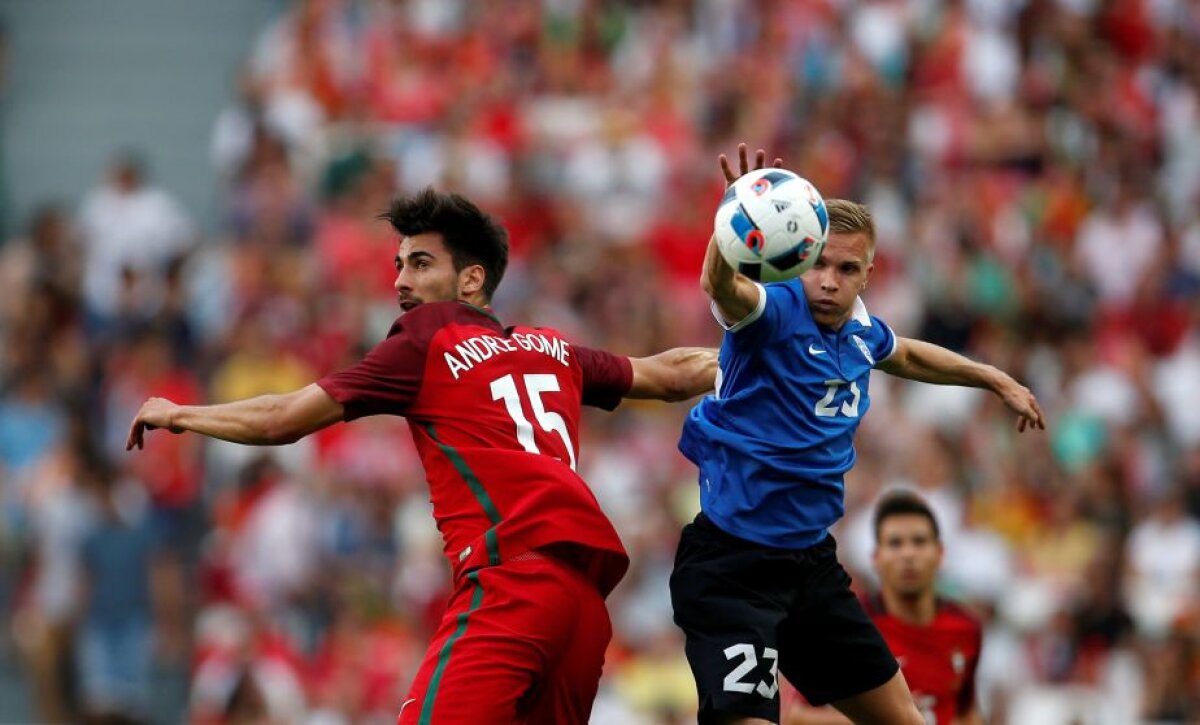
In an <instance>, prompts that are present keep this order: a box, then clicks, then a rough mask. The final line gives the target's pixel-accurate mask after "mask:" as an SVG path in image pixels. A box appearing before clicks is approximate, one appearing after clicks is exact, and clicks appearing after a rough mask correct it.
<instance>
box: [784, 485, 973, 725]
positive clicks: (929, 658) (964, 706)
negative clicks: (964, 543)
mask: <svg viewBox="0 0 1200 725" xmlns="http://www.w3.org/2000/svg"><path fill="white" fill-rule="evenodd" d="M874 524H875V554H874V556H873V558H872V563H873V565H874V569H875V573H876V574H877V575H878V576H879V591H878V592H876V593H874V594H872V595H871V596H870V597H868V598H867V599H866V601H865V602H864V604H865V608H866V610H867V614H868V616H870V617H871V621H872V622H874V623H875V626H876V627H878V628H879V632H880V634H882V635H883V638H884V640H886V641H887V644H888V647H889V648H890V649H891V651H892V654H893V655H895V657H896V660H897V661H898V662H899V663H900V671H901V672H903V673H904V679H905V680H906V681H907V682H908V687H909V689H910V690H911V691H912V695H913V700H914V701H915V702H916V703H917V708H918V709H919V710H920V711H921V714H922V715H923V716H924V717H925V722H926V723H928V725H950V724H954V725H979V724H980V723H982V722H983V717H982V716H981V715H980V712H979V707H978V705H977V703H976V698H975V689H976V688H975V672H976V669H977V667H978V665H979V655H980V649H981V644H982V638H983V630H982V627H981V626H980V623H979V621H978V620H977V619H975V617H974V616H972V615H971V614H970V613H969V612H967V611H966V610H965V609H964V608H962V607H961V606H959V605H958V604H955V603H954V602H951V601H948V600H946V599H942V598H941V597H939V596H938V595H937V577H938V570H939V569H940V568H941V564H942V555H943V553H944V551H943V547H942V540H941V534H940V532H939V529H938V524H937V519H936V518H934V515H933V511H932V510H931V509H930V508H929V505H928V504H927V503H926V502H925V501H924V500H923V499H922V498H921V497H920V496H918V495H917V494H915V493H913V492H911V491H907V490H903V489H900V490H893V491H890V492H888V493H886V494H885V495H884V496H883V498H881V499H880V500H879V503H878V504H876V506H875V514H874ZM783 695H784V698H783V699H784V703H785V704H784V718H783V722H784V723H785V724H786V725H840V724H842V723H847V722H849V721H848V720H847V719H846V717H845V716H844V715H842V714H841V713H839V712H838V711H837V710H834V709H833V708H831V707H821V708H814V707H811V706H809V705H808V704H807V703H804V702H803V701H802V699H801V698H799V697H798V696H797V695H796V693H795V691H794V690H792V689H791V688H789V687H788V686H787V685H784V686H783Z"/></svg>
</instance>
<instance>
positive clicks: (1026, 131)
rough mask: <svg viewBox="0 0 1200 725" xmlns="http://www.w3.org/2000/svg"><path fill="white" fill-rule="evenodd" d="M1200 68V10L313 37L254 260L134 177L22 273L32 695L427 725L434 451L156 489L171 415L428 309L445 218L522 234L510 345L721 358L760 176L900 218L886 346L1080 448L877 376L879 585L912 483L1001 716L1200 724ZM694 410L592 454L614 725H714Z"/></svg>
mask: <svg viewBox="0 0 1200 725" xmlns="http://www.w3.org/2000/svg"><path fill="white" fill-rule="evenodd" d="M1197 47H1200V5H1197V4H1196V3H1194V2H1191V1H1190V0H761V1H758V2H756V1H753V0H697V1H696V2H683V1H681V0H674V1H663V2H650V1H648V0H646V1H642V2H637V1H633V0H629V1H626V2H600V1H598V0H542V1H541V2H535V1H532V0H528V1H526V0H495V1H493V2H486V3H484V2H468V0H361V1H353V0H296V1H295V2H293V3H291V4H290V5H288V6H287V7H286V10H285V12H283V13H282V14H281V16H280V17H278V19H277V20H276V21H274V22H273V23H272V24H271V25H270V26H269V27H267V28H265V29H264V30H263V31H262V33H261V35H260V37H259V39H258V42H257V44H256V45H255V47H253V48H250V49H247V60H246V63H245V65H244V67H243V68H242V69H241V70H240V71H239V73H238V74H237V77H236V82H235V83H233V84H231V86H232V88H231V94H230V101H229V105H228V107H227V108H226V109H224V110H223V111H222V112H221V113H220V114H219V116H218V117H217V118H216V119H215V120H214V127H213V133H212V141H211V159H212V163H213V165H214V167H215V169H216V173H217V176H218V178H219V180H220V181H219V183H220V188H221V199H222V203H221V207H220V218H219V219H211V218H200V217H199V216H198V210H195V209H186V208H182V207H181V205H180V204H179V203H178V202H177V201H176V200H175V199H174V198H173V196H172V194H171V190H170V189H163V188H159V187H158V186H157V185H156V184H155V182H154V177H153V166H152V162H153V160H152V159H143V158H139V156H138V155H137V153H136V150H131V151H129V152H123V153H121V154H119V155H115V156H114V160H113V163H112V165H111V168H110V169H109V170H108V172H107V174H106V176H105V177H104V178H103V179H101V180H100V181H99V182H98V183H97V185H96V186H95V188H94V189H93V190H92V191H91V192H90V193H89V194H88V195H87V197H86V198H85V199H83V200H82V201H81V202H79V203H74V202H69V201H68V202H58V203H55V202H53V201H48V203H47V205H46V206H45V207H44V208H42V209H41V210H39V211H38V212H37V213H36V214H34V215H33V217H32V219H30V220H29V221H28V224H27V227H26V228H25V229H24V231H23V233H21V234H20V235H18V236H17V237H15V238H13V239H10V240H8V241H6V242H4V243H3V244H2V246H0V558H2V566H0V610H2V615H3V621H5V622H6V623H7V625H8V626H7V631H6V632H5V633H4V635H3V636H0V642H2V643H4V644H0V656H4V657H15V658H19V660H20V662H21V663H22V669H23V671H24V672H25V673H26V674H27V681H28V684H29V688H30V693H31V699H33V701H34V702H35V703H36V707H37V710H36V712H37V716H38V717H39V719H41V720H42V721H45V722H65V721H71V720H75V719H78V718H80V717H84V718H90V720H91V721H95V722H130V721H137V720H138V719H139V718H147V717H151V716H152V715H153V712H152V710H153V705H152V702H159V706H160V707H161V697H159V698H157V699H156V698H155V693H154V692H152V690H151V688H152V683H154V682H156V681H158V680H156V679H155V678H156V676H155V673H156V672H161V671H162V670H163V669H164V668H172V667H173V668H175V669H176V670H178V671H182V672H186V673H187V674H186V678H187V681H188V686H187V688H186V689H187V692H186V701H180V702H177V703H173V704H172V707H174V708H175V710H174V713H175V714H174V716H173V717H174V718H175V719H182V718H186V719H188V720H190V721H192V722H197V723H234V722H279V723H296V722H307V723H314V724H315V723H320V724H321V725H325V724H329V725H334V724H337V723H351V722H354V723H371V722H381V723H386V722H392V721H393V719H394V717H395V713H396V710H397V708H398V706H399V703H400V702H402V700H403V694H404V692H405V691H406V688H407V685H408V682H409V679H410V678H411V676H412V674H413V672H414V668H415V666H416V664H417V663H418V661H419V658H420V656H421V654H422V652H423V649H424V645H425V642H426V641H427V638H428V636H429V634H430V632H431V627H432V626H433V624H434V623H435V622H436V621H437V618H438V615H439V614H440V610H441V607H442V604H443V601H444V597H445V596H446V594H447V585H448V575H447V567H446V565H445V563H444V561H443V559H442V554H441V549H440V541H439V538H438V534H437V531H436V529H435V528H434V527H433V525H432V521H431V519H430V513H429V511H430V509H429V504H428V497H427V493H426V490H425V488H424V479H423V476H422V472H421V469H420V465H419V461H418V460H417V459H416V456H415V453H414V451H413V449H412V446H411V443H410V441H409V439H408V434H407V431H406V429H405V424H404V423H403V422H402V421H400V420H398V419H387V418H371V419H366V420H363V421H361V422H357V423H355V424H353V425H349V426H345V425H339V426H335V427H333V428H331V429H329V430H327V431H324V432H322V433H321V434H318V435H316V436H313V437H311V438H310V439H306V440H302V441H300V442H298V443H296V444H293V445H290V446H287V447H284V448H279V449H253V448H242V447H238V446H233V445H228V444H220V443H216V442H212V441H207V440H203V439H201V438H200V437H197V436H190V435H189V436H170V435H167V434H165V433H153V434H151V435H150V436H149V439H148V442H147V446H146V449H145V450H144V451H140V452H136V453H132V454H127V453H124V451H123V449H124V441H125V436H126V433H127V430H128V423H129V421H130V419H131V418H132V416H133V414H134V412H135V410H136V409H137V407H138V406H139V405H140V403H141V402H142V400H144V399H145V398H146V397H147V396H163V397H167V398H170V399H172V400H175V401H178V402H219V401H228V400H234V399H237V398H243V397H247V396H253V395H258V394H263V393H273V392H286V391H289V390H293V389H295V388H297V387H300V386H302V385H304V384H306V383H308V382H310V381H312V380H313V379H315V378H316V377H317V376H320V375H322V374H324V373H326V372H329V371H331V370H334V369H337V368H338V367H339V366H342V365H345V364H347V363H348V362H350V361H352V360H354V359H356V357H357V356H358V355H360V354H361V353H362V352H363V351H364V350H365V349H367V348H369V347H370V346H371V345H372V344H373V343H374V342H376V341H378V340H379V339H381V338H382V336H383V335H384V334H385V333H386V330H387V328H388V326H389V324H390V323H391V321H392V320H393V319H394V317H395V316H396V315H397V314H398V308H397V307H396V303H395V296H394V290H393V289H392V288H391V282H392V279H393V274H394V270H393V268H392V264H391V257H392V255H393V254H394V244H395V241H394V238H393V236H392V235H391V233H390V232H389V230H388V229H387V228H386V225H385V224H383V223H382V222H380V221H379V220H378V219H377V218H376V215H377V214H378V213H380V212H381V211H382V210H383V209H384V208H385V206H386V203H387V201H388V199H389V198H390V197H391V196H392V195H394V194H396V193H404V192H411V191H414V190H417V189H419V188H421V187H423V186H425V185H428V184H433V185H435V186H437V187H439V188H442V189H452V190H457V191H460V192H462V193H464V194H466V195H468V196H469V197H471V198H472V199H474V200H475V201H477V202H478V203H479V204H480V205H481V206H483V207H484V208H485V209H486V210H488V211H490V212H492V213H494V214H496V215H497V216H498V217H500V218H501V219H502V220H503V222H504V223H505V224H506V226H507V228H508V229H509V232H510V234H511V243H512V254H513V259H512V264H511V266H510V271H509V273H508V276H507V279H506V281H505V282H504V283H503V284H502V285H501V287H500V291H499V293H498V296H497V298H496V300H495V307H496V310H497V312H498V313H499V315H500V316H501V318H502V319H506V320H511V321H513V322H517V321H520V322H525V323H534V324H539V325H545V326H552V327H555V328H558V329H560V330H562V331H563V332H565V333H566V334H568V335H569V336H571V337H572V338H574V339H576V340H579V341H580V342H583V343H587V344H591V345H596V346H602V347H606V348H608V349H611V350H614V351H617V352H621V353H626V354H633V355H644V354H649V353H653V352H657V351H659V350H661V349H664V348H666V347H669V346H673V345H682V344H708V345H715V344H716V343H717V342H718V341H719V339H720V337H719V332H720V331H719V329H718V328H717V327H716V325H715V324H714V323H713V322H712V320H711V317H710V313H709V310H708V305H707V303H706V301H705V299H704V298H703V296H702V293H701V292H700V290H699V286H698V283H697V278H698V272H699V269H700V263H701V260H702V258H703V250H704V246H705V243H706V241H707V238H708V235H709V233H710V232H711V219H712V213H713V211H714V210H715V204H716V201H717V200H718V199H719V197H720V193H721V186H722V184H723V181H722V177H721V174H720V171H719V169H718V167H717V164H716V161H715V158H716V154H717V153H720V152H725V153H730V152H732V151H733V150H734V148H735V145H736V143H737V142H738V141H743V140H744V141H747V142H749V143H750V144H751V145H752V147H757V146H762V147H763V148H766V149H768V151H769V153H770V154H771V155H772V156H776V155H778V156H781V157H782V158H783V159H784V160H785V163H786V165H787V166H788V167H789V168H792V169H795V170H797V171H798V172H799V173H801V174H802V175H804V176H805V177H807V178H809V179H811V180H812V181H813V182H814V183H815V184H816V185H817V187H818V188H819V189H821V191H822V192H823V194H824V195H825V196H826V197H827V198H831V197H846V198H851V199H855V200H858V201H862V202H865V203H867V204H868V205H869V206H870V208H871V209H872V210H873V212H874V214H875V218H876V223H877V226H878V233H879V240H878V245H879V246H878V253H877V257H876V259H875V270H874V273H873V277H872V279H871V283H870V288H869V290H868V292H867V293H866V303H867V305H868V307H869V308H870V310H871V312H872V313H873V314H875V315H877V316H880V317H881V318H883V319H884V320H886V321H888V322H889V323H890V324H891V325H892V326H893V327H894V328H895V329H896V331H897V332H898V333H899V334H902V335H908V336H916V337H921V338H924V339H927V340H930V341H933V342H936V343H939V344H942V345H945V346H947V347H950V348H952V349H955V350H958V351H961V352H964V353H965V354H968V355H970V356H972V357H974V358H976V359H979V360H984V361H987V362H990V363H993V364H996V365H998V366H1000V367H1003V368H1005V369H1007V370H1010V371H1012V372H1013V373H1014V374H1015V375H1016V376H1017V377H1019V378H1020V379H1022V380H1023V381H1025V382H1026V383H1027V384H1029V385H1030V387H1031V388H1033V390H1034V391H1035V392H1036V394H1037V395H1038V397H1039V398H1040V400H1041V402H1042V405H1043V407H1044V408H1045V410H1046V412H1047V413H1048V416H1049V429H1048V430H1047V431H1046V432H1045V433H1041V432H1038V433H1032V434H1031V433H1028V432H1027V433H1024V434H1020V435H1018V434H1017V432H1016V430H1015V421H1014V419H1013V417H1012V416H1011V415H1010V414H1008V413H1007V411H1006V410H1005V409H1004V408H1003V406H1002V405H1000V404H999V403H998V401H996V400H995V399H994V398H993V397H992V396H989V395H987V394H985V393H983V392H980V391H971V390H963V389H953V388H934V387H929V386H918V385H909V384H904V383H901V382H899V381H896V380H892V379H888V378H887V377H886V376H882V375H880V376H876V377H875V378H874V380H873V381H872V390H871V394H872V402H873V404H872V412H871V414H870V415H869V416H867V417H866V418H865V419H864V423H863V426H862V429H861V432H860V434H859V436H858V452H859V457H858V464H857V466H856V468H855V469H854V470H853V471H852V472H851V474H850V475H849V476H848V478H847V517H846V519H845V521H844V522H843V524H842V525H840V526H839V527H838V529H837V531H836V532H835V533H836V535H837V537H838V539H839V542H840V545H841V551H840V553H841V557H842V559H843V561H844V562H845V564H846V566H847V567H848V568H849V569H850V570H851V572H852V573H853V574H854V576H855V581H856V583H857V584H858V585H859V586H860V587H862V588H863V589H864V590H869V589H870V587H871V584H872V573H871V571H870V565H869V559H870V551H871V547H872V544H873V542H872V540H871V536H872V534H871V530H870V525H869V513H870V507H871V505H872V503H873V501H874V500H875V498H876V496H877V495H878V494H879V493H880V492H881V491H882V490H884V489H885V488H888V487H892V486H897V485H904V486H910V487H913V488H915V489H917V490H918V491H920V492H921V493H922V494H924V495H925V496H926V497H927V498H928V499H929V500H930V501H931V503H932V504H933V506H934V508H935V510H936V512H937V514H938V516H939V518H940V521H941V526H942V530H943V532H944V540H945V544H946V561H945V566H944V570H943V576H942V578H941V588H942V590H943V591H944V592H945V593H946V594H947V595H948V596H952V597H955V598H958V599H960V600H962V601H964V602H966V603H967V604H968V605H969V606H970V607H971V608H972V609H973V610H974V611H976V612H977V613H978V614H979V616H980V617H981V618H983V620H984V621H985V622H986V631H987V635H986V639H985V642H984V653H983V662H982V665H981V670H980V675H979V676H980V683H979V692H980V698H981V704H982V707H983V711H984V713H985V714H987V715H989V716H990V718H991V720H992V721H995V722H1014V723H1015V722H1019V723H1039V722H1047V723H1056V722H1086V723H1092V722H1095V723H1126V722H1135V721H1139V720H1143V721H1152V722H1197V721H1200V53H1197V52H1196V50H1195V49H1196V48H1197ZM200 171H201V170H197V173H199V172H200ZM211 230H216V232H215V233H212V231H211ZM686 410H687V406H686V405H675V406H666V405H661V404H637V403H627V404H625V405H624V406H622V408H620V409H619V410H618V412H616V413H615V414H603V413H601V414H596V415H594V416H590V417H588V418H587V419H586V420H585V430H584V431H583V442H582V456H581V461H580V470H581V473H582V474H583V475H584V477H585V478H586V480H588V481H589V482H590V484H591V485H592V486H593V488H594V490H595V491H596V494H597V496H598V497H599V498H600V500H601V503H602V504H603V506H604V508H605V510H606V512H607V513H608V514H609V515H610V516H611V517H612V519H613V520H614V522H615V523H616V525H617V528H618V530H619V531H620V533H621V534H622V537H623V539H624V541H625V543H626V545H627V547H628V549H629V551H630V553H631V555H632V559H633V565H632V569H631V572H630V574H629V575H628V576H627V578H626V580H625V581H624V583H623V584H622V585H621V587H620V588H619V589H618V590H617V591H616V592H615V593H614V595H613V596H612V598H611V599H610V604H611V609H612V613H613V619H614V628H615V638H614V642H613V645H612V647H611V650H610V653H609V656H608V664H607V667H606V673H605V679H604V681H603V683H602V688H601V694H600V698H599V700H598V701H597V705H596V710H595V720H596V721H597V722H611V723H639V722H644V723H677V722H679V723H681V722H688V721H689V720H691V719H693V718H694V712H695V710H694V708H695V704H696V703H695V693H694V690H693V686H692V682H691V676H690V672H689V670H688V667H687V664H686V661H685V660H684V658H683V648H682V639H681V636H680V634H679V633H678V631H677V630H676V629H675V627H674V625H673V623H672V621H671V611H670V602H669V597H668V592H667V584H666V582H667V575H668V574H669V572H670V567H671V561H672V555H673V552H674V547H675V544H676V542H677V539H678V531H679V528H680V526H681V525H682V523H683V522H685V521H686V520H688V519H689V518H690V517H691V516H692V515H694V513H695V511H696V508H697V495H696V490H695V480H694V475H695V472H694V469H693V468H692V467H691V465H690V464H688V463H687V462H686V461H685V460H684V459H683V458H682V457H681V456H680V455H679V454H678V453H676V452H675V443H676V440H677V436H678V432H679V428H680V424H681V420H682V417H683V415H684V414H685V413H686ZM181 713H186V715H183V714H181Z"/></svg>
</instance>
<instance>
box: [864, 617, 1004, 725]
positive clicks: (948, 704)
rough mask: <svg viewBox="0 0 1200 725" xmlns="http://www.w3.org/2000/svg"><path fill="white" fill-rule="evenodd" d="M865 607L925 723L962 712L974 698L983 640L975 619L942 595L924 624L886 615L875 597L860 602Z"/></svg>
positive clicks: (943, 721)
mask: <svg viewBox="0 0 1200 725" xmlns="http://www.w3.org/2000/svg"><path fill="white" fill-rule="evenodd" d="M866 609H867V614H869V615H870V616H871V621H873V622H875V626H876V627H878V628H879V631H880V632H881V633H882V634H883V638H884V639H885V640H887V643H888V647H889V648H890V649H891V650H892V654H893V655H895V657H896V660H897V661H898V662H899V663H900V671H901V672H903V673H904V679H905V680H907V681H908V689H910V690H911V691H912V694H913V699H914V700H916V703H917V707H918V708H919V709H920V710H921V713H922V714H923V715H924V716H925V721H926V722H927V723H930V724H931V725H947V724H948V723H951V722H953V721H954V718H955V717H958V716H959V715H964V714H966V713H967V711H968V710H970V708H971V703H973V702H974V701H975V668H976V666H977V665H978V664H979V650H980V646H981V643H982V639H983V630H982V628H981V627H980V625H979V621H978V620H976V619H975V617H973V616H971V614H969V613H968V612H967V611H966V610H965V609H963V608H962V607H960V606H958V605H957V604H954V603H952V602H948V601H945V600H942V599H939V600H938V604H937V614H936V615H935V616H934V618H933V621H932V622H931V623H929V624H928V625H927V626H919V625H915V624H909V623H908V622H905V621H903V620H901V619H899V618H897V617H894V616H892V615H891V614H888V613H887V612H886V611H885V610H884V608H883V602H882V601H881V599H880V598H879V597H877V596H876V597H871V598H870V599H869V600H868V601H867V602H866Z"/></svg>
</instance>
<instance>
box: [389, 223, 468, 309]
mask: <svg viewBox="0 0 1200 725" xmlns="http://www.w3.org/2000/svg"><path fill="white" fill-rule="evenodd" d="M395 287H396V295H397V297H398V299H399V301H400V308H401V309H402V310H404V311H405V312H408V311H409V310H411V309H412V308H414V307H416V306H417V305H419V304H421V303H423V302H452V301H454V300H456V299H458V297H459V294H458V293H459V274H458V272H457V271H455V269H454V259H453V258H452V257H451V256H450V250H448V249H446V245H445V244H443V243H442V235H441V234H438V233H437V232H425V233H423V234H417V235H415V236H411V237H401V238H400V249H399V250H398V251H397V252H396V284H395Z"/></svg>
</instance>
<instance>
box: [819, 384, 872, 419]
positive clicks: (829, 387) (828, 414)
mask: <svg viewBox="0 0 1200 725" xmlns="http://www.w3.org/2000/svg"><path fill="white" fill-rule="evenodd" d="M845 384H846V381H845V380H826V381H825V388H826V390H825V397H823V398H821V399H820V400H818V401H817V404H816V405H815V406H813V413H815V414H816V416H817V417H818V418H832V417H833V416H835V415H837V414H838V410H839V408H838V406H837V405H835V404H834V399H835V398H836V397H837V394H838V391H839V390H841V387H842V386H843V385H845ZM850 395H851V398H850V400H843V401H842V406H841V408H840V410H841V413H842V415H844V416H846V417H847V418H857V417H858V400H859V398H861V397H862V392H861V391H859V389H858V383H855V382H851V383H850Z"/></svg>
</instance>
